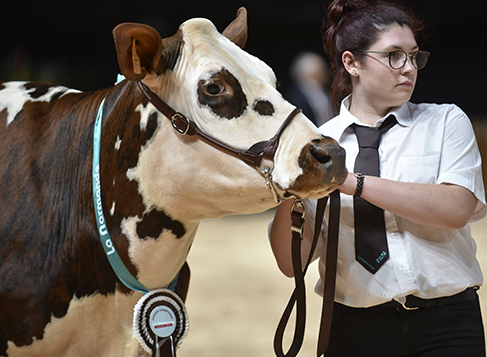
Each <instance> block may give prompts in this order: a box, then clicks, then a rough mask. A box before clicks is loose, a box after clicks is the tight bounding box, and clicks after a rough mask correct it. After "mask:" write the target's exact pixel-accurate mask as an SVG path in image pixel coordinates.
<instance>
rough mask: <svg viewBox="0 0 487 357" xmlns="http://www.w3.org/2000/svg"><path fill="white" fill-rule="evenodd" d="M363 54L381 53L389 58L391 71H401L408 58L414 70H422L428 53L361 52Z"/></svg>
mask: <svg viewBox="0 0 487 357" xmlns="http://www.w3.org/2000/svg"><path fill="white" fill-rule="evenodd" d="M362 52H364V53H382V54H384V55H387V56H388V57H389V66H391V68H392V69H401V68H403V67H404V66H405V65H406V62H407V60H408V57H409V58H410V59H411V63H412V64H413V66H414V68H416V69H423V68H424V67H425V66H426V64H427V63H428V58H429V56H430V53H429V52H428V51H415V52H411V53H406V51H402V50H397V51H391V52H381V51H362Z"/></svg>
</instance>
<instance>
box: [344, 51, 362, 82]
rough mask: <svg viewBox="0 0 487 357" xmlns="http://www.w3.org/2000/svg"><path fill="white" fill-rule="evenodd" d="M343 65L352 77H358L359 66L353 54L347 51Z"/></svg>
mask: <svg viewBox="0 0 487 357" xmlns="http://www.w3.org/2000/svg"><path fill="white" fill-rule="evenodd" d="M342 63H343V66H344V67H345V69H346V71H347V72H348V73H349V74H350V75H351V76H352V77H356V76H358V73H359V72H358V70H359V64H358V60H357V59H356V58H355V56H354V55H353V53H352V52H350V51H345V52H343V54H342Z"/></svg>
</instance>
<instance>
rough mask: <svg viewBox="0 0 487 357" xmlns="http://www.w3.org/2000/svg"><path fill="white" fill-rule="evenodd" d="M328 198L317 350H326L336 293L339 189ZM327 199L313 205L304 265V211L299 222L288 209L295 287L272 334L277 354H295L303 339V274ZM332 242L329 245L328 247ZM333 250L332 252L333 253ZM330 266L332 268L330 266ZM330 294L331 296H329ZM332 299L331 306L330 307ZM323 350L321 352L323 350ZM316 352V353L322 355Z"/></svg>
mask: <svg viewBox="0 0 487 357" xmlns="http://www.w3.org/2000/svg"><path fill="white" fill-rule="evenodd" d="M330 197H331V202H330V205H331V207H330V223H329V226H328V237H327V263H326V264H327V270H326V274H325V286H326V290H325V291H326V293H325V295H324V298H326V299H325V300H324V302H323V304H324V309H323V310H322V317H321V327H320V330H322V328H324V329H325V330H326V331H324V332H323V331H321V332H320V337H319V340H318V341H319V342H318V353H320V351H323V348H324V351H326V348H327V346H328V340H329V330H330V329H329V328H327V326H331V319H332V314H333V302H334V296H335V284H334V281H335V278H334V277H335V276H336V260H337V254H336V252H337V251H336V247H337V246H338V227H339V220H340V193H339V191H334V192H333V193H332V194H331V195H330ZM327 201H328V197H323V198H321V199H319V200H318V203H317V206H316V216H315V230H314V236H313V243H312V246H311V250H310V254H309V257H308V260H307V262H306V265H305V267H304V269H302V267H301V240H302V238H301V234H302V227H303V225H304V219H303V217H304V214H302V215H301V218H300V220H299V222H298V219H297V214H296V213H295V211H294V207H293V211H292V213H291V220H292V257H293V270H294V280H295V288H294V291H293V294H292V295H291V298H290V299H289V302H288V304H287V306H286V308H285V310H284V312H283V314H282V317H281V320H280V321H279V324H278V326H277V329H276V333H275V336H274V352H275V354H276V356H277V357H295V356H297V354H298V353H299V350H300V349H301V346H302V344H303V340H304V332H305V327H306V287H305V282H304V278H305V275H306V271H307V270H308V266H309V264H310V263H311V260H312V258H313V254H314V251H315V249H316V245H317V243H318V239H319V235H320V231H321V224H322V222H323V217H324V213H325V207H326V204H327ZM330 246H331V248H330ZM333 252H335V254H334V256H333ZM328 264H330V266H331V268H328ZM333 266H335V268H334V269H333ZM330 275H333V284H330V281H331V280H332V278H330V277H329V276H330ZM330 297H331V299H330ZM330 303H331V308H330ZM294 305H296V325H295V329H294V338H293V342H292V344H291V347H290V348H289V350H288V352H287V353H286V354H284V351H283V349H282V343H283V338H284V332H285V329H286V326H287V323H288V322H289V319H290V317H291V313H292V311H293V309H294ZM324 351H323V352H322V353H321V354H323V353H324ZM321 354H318V356H321Z"/></svg>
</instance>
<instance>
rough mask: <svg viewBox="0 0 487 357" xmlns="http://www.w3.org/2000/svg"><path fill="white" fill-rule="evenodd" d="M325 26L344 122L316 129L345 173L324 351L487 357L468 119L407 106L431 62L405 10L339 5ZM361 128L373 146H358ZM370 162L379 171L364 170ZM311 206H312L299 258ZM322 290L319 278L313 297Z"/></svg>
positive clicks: (481, 201)
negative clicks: (336, 148)
mask: <svg viewBox="0 0 487 357" xmlns="http://www.w3.org/2000/svg"><path fill="white" fill-rule="evenodd" d="M327 26H328V29H327V32H326V34H325V39H324V43H325V49H326V51H327V53H328V55H329V56H330V58H331V61H332V67H333V70H334V82H333V85H332V98H333V101H334V103H335V105H336V106H337V108H338V107H339V115H338V116H337V117H335V118H334V119H332V120H331V121H329V122H327V123H325V124H324V125H323V126H322V127H321V128H320V130H321V131H322V133H323V134H326V135H328V136H331V137H333V138H335V139H336V140H337V141H339V143H340V144H341V145H342V146H343V147H344V148H345V149H346V151H347V159H346V164H347V167H348V170H349V171H350V173H349V174H348V177H347V179H346V181H345V182H344V183H343V184H342V185H341V186H340V187H339V188H338V189H339V190H340V193H341V194H340V196H341V220H340V241H339V252H338V273H337V287H336V294H335V308H334V316H333V323H332V331H331V337H330V345H329V348H328V352H327V353H326V356H327V357H334V356H353V357H356V356H374V357H377V356H384V357H394V356H424V357H426V356H428V357H433V356H442V357H445V356H446V357H447V356H456V357H458V356H462V355H465V356H469V357H472V356H485V342H484V331H483V325H482V318H481V314H480V306H479V301H478V296H477V292H476V290H477V289H478V287H479V286H480V285H482V282H483V278H482V273H481V271H480V266H479V264H478V262H477V260H476V258H475V252H476V246H475V242H474V240H473V238H472V237H471V233H470V227H469V222H472V221H475V220H479V219H481V218H483V217H484V216H485V213H486V202H485V192H484V185H483V181H482V173H481V158H480V154H479V151H478V148H477V143H476V141H475V136H474V132H473V129H472V126H471V123H470V121H469V119H468V117H467V116H466V115H465V114H464V113H463V112H462V110H461V109H459V108H458V107H457V106H455V105H453V104H443V105H436V104H413V103H411V102H409V100H410V98H411V95H412V93H413V90H414V87H415V84H416V80H417V75H418V70H420V69H422V68H423V67H424V66H425V65H426V63H427V60H428V56H429V53H428V52H426V51H422V50H420V48H419V47H418V43H417V42H416V37H417V35H418V33H419V31H420V25H419V22H418V20H417V19H416V18H415V17H414V16H413V15H412V14H411V13H410V12H409V11H407V10H405V9H403V8H402V7H400V6H399V5H397V4H394V3H385V2H382V1H374V0H368V1H367V0H334V1H333V2H332V3H331V4H330V6H329V8H328V21H327ZM371 131H372V132H375V133H376V134H373V133H371ZM364 132H366V133H369V134H366V135H375V139H373V140H372V139H370V138H369V139H361V138H360V136H361V135H363V133H364ZM377 132H380V134H377ZM359 139H360V140H359ZM363 140H369V141H370V140H372V141H374V140H375V141H376V142H377V143H379V142H380V145H379V147H378V148H375V149H373V148H372V146H373V145H372V144H367V143H366V144H364V143H363V142H364V141H363ZM359 142H360V145H359ZM359 146H361V147H359ZM367 150H375V154H366V152H369V153H370V151H367ZM367 155H368V156H367ZM371 155H372V156H373V155H378V157H379V159H378V164H377V162H375V163H374V162H373V160H376V161H377V159H371ZM369 159H370V160H372V161H368V160H369ZM371 162H372V163H371ZM374 165H378V167H377V170H379V171H380V172H377V173H374V172H372V171H371V173H369V172H368V170H369V169H372V167H373V166H374ZM357 167H358V168H360V169H357ZM359 171H360V172H359ZM291 205H292V202H291V200H288V201H286V202H284V203H283V204H281V205H280V206H279V208H278V210H277V212H276V216H275V218H274V220H273V222H272V223H271V225H270V227H271V230H270V236H271V245H272V249H273V252H274V255H275V257H276V260H277V262H278V265H279V268H280V269H281V270H282V272H283V273H284V274H285V275H287V276H292V274H293V272H292V265H291V264H292V263H291V252H290V250H291V248H290V247H291V243H290V241H291V233H290V217H289V211H290V207H291ZM315 205H316V201H313V200H307V201H305V207H306V213H307V221H306V224H307V227H306V230H305V238H304V240H303V242H302V252H303V261H305V260H306V259H304V258H307V256H308V255H309V251H310V246H311V241H312V233H313V228H312V227H313V226H314V222H313V220H314V217H313V213H314V210H315ZM364 207H365V208H364ZM355 210H356V212H354V211H355ZM327 211H328V209H327ZM377 211H378V212H379V214H378V217H377ZM373 212H375V213H373ZM327 216H328V213H327V212H326V213H325V217H327ZM381 220H382V221H381ZM377 222H378V223H377ZM381 227H382V228H381ZM326 228H327V222H326V218H325V221H324V222H323V225H322V231H321V232H322V233H321V239H320V243H319V244H318V247H317V250H316V255H317V257H319V256H322V257H324V251H323V249H324V246H325V245H324V244H323V241H324V240H325V239H326V237H325V232H326V231H327V229H326ZM364 229H365V230H367V232H364ZM323 259H324V258H321V259H320V263H319V269H320V275H321V276H323V274H324V262H323ZM322 290H323V286H322V284H321V281H320V282H318V285H317V287H316V291H317V292H318V293H319V294H322Z"/></svg>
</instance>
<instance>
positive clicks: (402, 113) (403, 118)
mask: <svg viewBox="0 0 487 357" xmlns="http://www.w3.org/2000/svg"><path fill="white" fill-rule="evenodd" d="M351 98H352V95H351V94H350V95H349V96H347V97H346V98H345V99H343V101H342V104H341V107H340V115H339V117H340V119H339V124H338V125H339V127H340V132H341V133H343V132H344V131H345V129H347V128H348V127H349V126H350V125H352V124H354V123H355V124H358V125H363V123H361V122H360V120H358V119H357V118H356V117H355V116H354V115H353V114H352V113H350V111H349V108H350V100H351ZM391 114H392V115H394V116H395V117H396V120H397V122H398V124H399V125H401V126H411V124H412V118H411V115H410V111H409V106H408V103H404V104H403V105H401V106H399V107H396V108H393V109H392V110H391V111H390V112H389V113H387V115H386V116H384V117H383V118H381V119H380V120H378V121H377V124H376V125H377V126H380V124H382V122H383V121H384V120H386V119H387V117H388V116H389V115H391Z"/></svg>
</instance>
